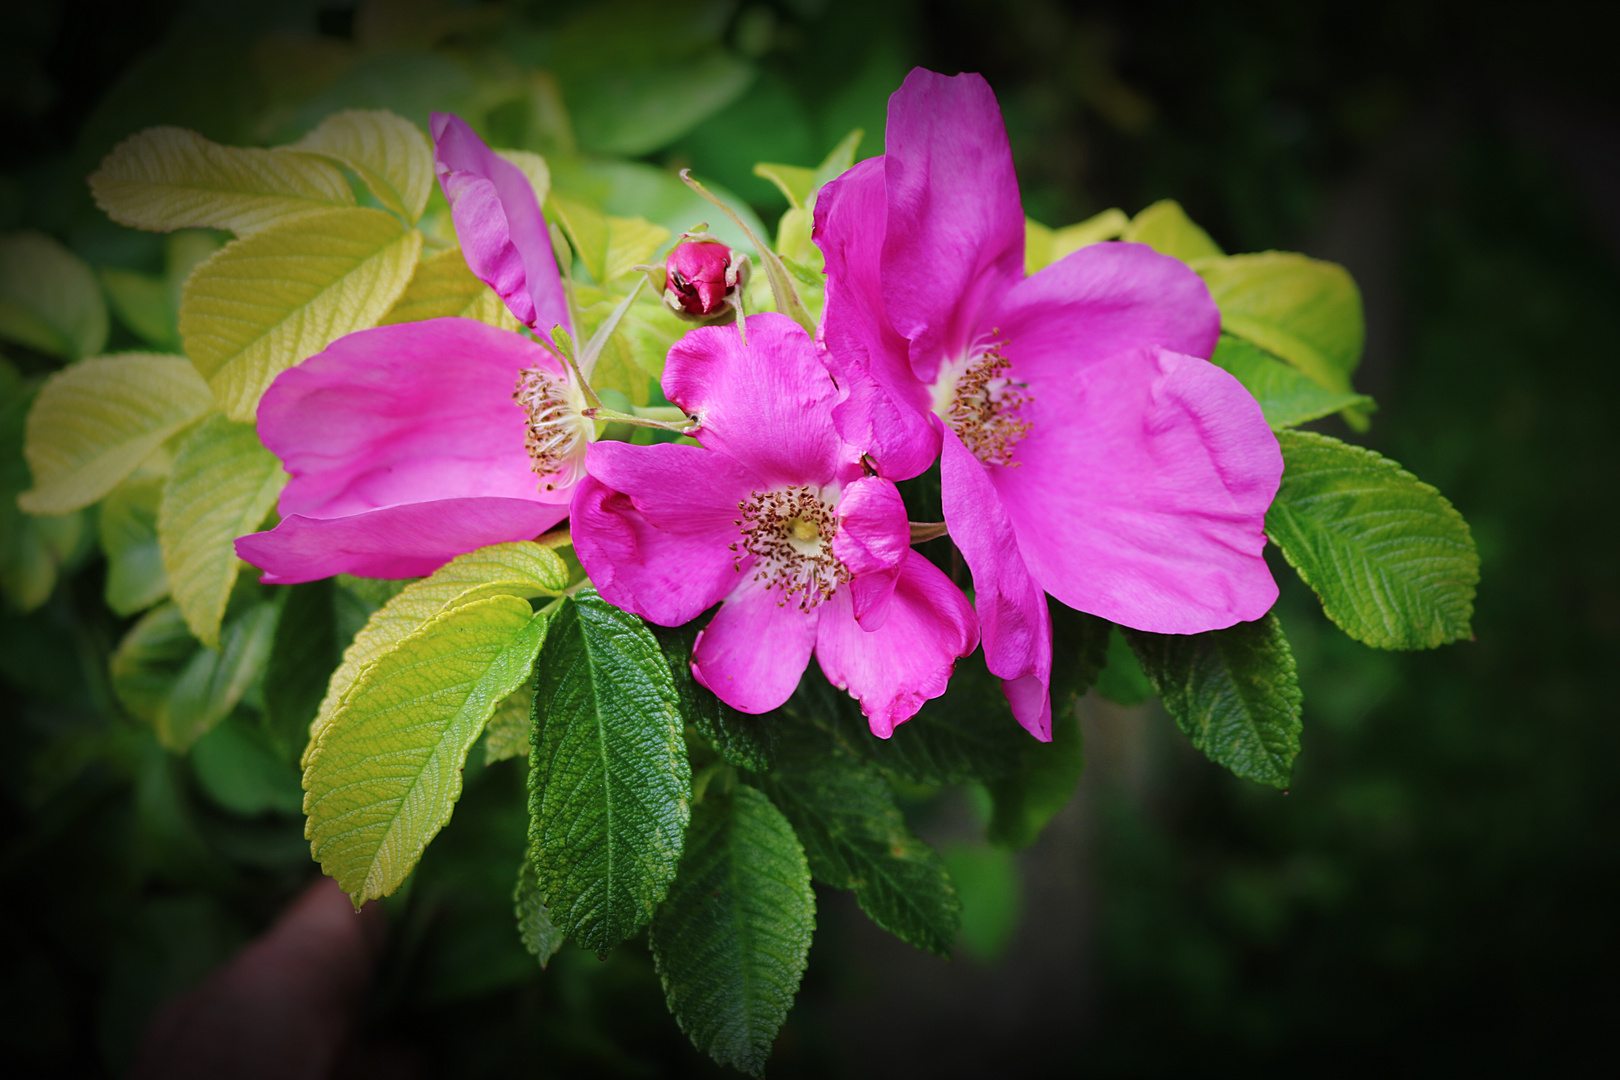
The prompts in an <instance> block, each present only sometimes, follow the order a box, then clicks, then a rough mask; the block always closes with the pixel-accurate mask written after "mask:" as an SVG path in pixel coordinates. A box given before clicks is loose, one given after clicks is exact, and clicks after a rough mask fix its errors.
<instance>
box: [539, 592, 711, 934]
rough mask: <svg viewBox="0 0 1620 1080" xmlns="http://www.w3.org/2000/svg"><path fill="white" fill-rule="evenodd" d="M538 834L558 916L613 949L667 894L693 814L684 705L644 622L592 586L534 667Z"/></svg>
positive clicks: (563, 924) (544, 876) (543, 885)
mask: <svg viewBox="0 0 1620 1080" xmlns="http://www.w3.org/2000/svg"><path fill="white" fill-rule="evenodd" d="M535 667H536V671H537V672H538V676H537V683H536V686H535V695H534V696H535V713H534V740H535V742H534V751H533V753H532V754H531V756H530V759H529V814H530V826H529V828H530V839H531V841H532V842H533V844H534V858H535V869H536V871H537V872H538V874H539V880H540V889H541V892H542V893H544V894H545V897H546V902H547V906H548V907H549V908H550V909H551V917H552V920H553V921H554V922H555V923H556V924H557V926H558V927H559V928H560V929H561V930H562V932H563V933H565V934H567V935H568V936H569V937H572V938H574V939H575V940H577V941H578V942H579V943H580V944H581V945H583V946H584V947H586V948H588V949H594V950H596V951H597V952H598V953H606V952H607V951H608V950H609V949H611V948H612V947H613V946H615V945H617V944H618V943H619V942H620V941H623V940H624V939H625V938H627V937H629V936H630V935H631V934H633V933H635V932H636V931H637V930H638V929H640V928H641V927H642V926H643V925H644V924H645V923H646V922H647V920H649V919H650V918H652V914H653V911H654V910H655V909H656V908H657V907H658V904H659V902H660V901H662V900H663V899H664V894H665V893H666V892H667V891H668V890H669V884H670V882H671V881H673V880H674V878H675V867H676V863H677V861H678V860H679V859H680V855H681V845H682V842H683V839H684V835H685V831H686V823H687V820H688V818H689V817H690V813H691V811H690V808H689V805H688V803H689V800H690V798H691V793H692V776H691V768H690V766H689V765H688V764H687V759H686V744H685V742H684V740H683V739H682V737H681V731H682V727H683V725H682V723H681V717H680V712H679V706H680V702H679V699H678V697H677V695H676V692H675V686H674V683H673V681H672V680H671V679H670V676H669V666H668V664H667V663H666V662H665V660H664V656H663V653H661V652H660V651H659V648H658V641H657V639H655V638H654V637H653V636H652V634H651V632H649V631H648V629H647V628H646V626H645V625H644V624H643V623H642V621H641V620H640V619H639V618H637V617H636V616H634V615H631V614H629V613H627V612H624V611H620V610H619V609H618V608H615V607H613V606H611V605H610V604H608V603H607V602H606V601H604V600H602V599H601V598H600V597H598V596H596V595H594V594H590V593H583V594H580V595H577V596H575V597H573V598H571V599H570V600H569V601H568V602H567V603H565V604H564V605H563V607H562V609H561V610H560V611H559V612H558V614H557V617H556V620H555V623H554V625H553V627H552V632H551V636H550V637H549V639H548V640H547V642H546V648H545V651H544V652H543V653H541V655H540V659H539V661H538V662H537V663H536V665H535Z"/></svg>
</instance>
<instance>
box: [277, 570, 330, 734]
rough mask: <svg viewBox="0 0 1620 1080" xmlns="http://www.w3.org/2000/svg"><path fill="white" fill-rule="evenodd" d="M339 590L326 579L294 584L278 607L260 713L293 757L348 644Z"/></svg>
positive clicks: (307, 732) (307, 730)
mask: <svg viewBox="0 0 1620 1080" xmlns="http://www.w3.org/2000/svg"><path fill="white" fill-rule="evenodd" d="M342 592H343V590H341V589H339V588H338V587H337V585H336V584H335V583H334V582H333V581H332V580H331V579H330V578H328V579H326V580H324V581H311V582H309V583H308V584H304V585H293V586H290V587H289V588H288V590H287V599H286V602H285V603H284V604H283V605H282V608H281V622H280V624H279V625H277V627H276V637H275V641H274V642H273V643H272V645H271V646H270V662H269V664H268V666H267V667H266V668H265V676H264V713H265V722H266V724H267V725H268V726H269V729H270V733H271V735H272V736H273V737H274V738H275V741H276V746H277V749H278V750H279V751H280V752H281V753H282V754H283V755H285V756H287V757H289V758H290V759H291V760H293V761H297V760H298V759H299V757H300V756H301V755H302V754H303V752H304V744H305V743H307V742H309V725H310V722H311V721H313V720H314V719H315V713H316V711H317V710H318V709H319V708H320V706H321V698H323V697H325V696H326V681H327V680H328V679H329V678H331V676H332V672H333V671H335V670H337V666H338V662H339V661H340V660H342V659H343V646H344V645H346V644H348V642H347V641H346V640H344V639H341V638H340V637H339V636H338V626H337V621H338V619H337V603H338V596H339V594H340V593H342ZM351 602H352V601H351Z"/></svg>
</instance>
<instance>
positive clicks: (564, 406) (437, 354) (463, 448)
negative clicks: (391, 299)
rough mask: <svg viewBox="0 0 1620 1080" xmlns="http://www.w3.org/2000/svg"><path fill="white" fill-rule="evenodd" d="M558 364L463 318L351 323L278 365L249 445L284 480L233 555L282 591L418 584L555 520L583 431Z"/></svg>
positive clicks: (572, 389) (588, 427)
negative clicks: (371, 581) (461, 558)
mask: <svg viewBox="0 0 1620 1080" xmlns="http://www.w3.org/2000/svg"><path fill="white" fill-rule="evenodd" d="M584 406H585V402H584V400H583V398H582V396H581V395H580V392H579V389H578V385H577V384H576V383H575V382H574V381H573V379H572V378H571V377H570V376H569V375H568V373H567V370H566V368H565V367H564V366H563V364H562V361H560V360H559V359H557V357H556V356H554V355H553V354H552V353H551V352H549V351H547V350H546V349H544V348H542V347H541V346H540V345H538V344H536V343H535V342H533V341H531V340H529V339H528V338H525V337H523V336H522V335H519V334H514V333H511V332H509V331H506V330H500V329H497V328H496V327H493V326H487V325H485V324H484V323H481V322H476V321H474V320H472V319H429V320H428V321H426V322H419V323H401V324H398V325H395V326H380V327H377V328H376V329H374V330H362V331H360V332H359V333H355V334H349V335H348V336H346V337H342V338H339V339H338V340H337V341H335V342H333V343H332V344H331V345H330V346H328V347H327V349H326V351H324V352H322V353H319V354H318V355H316V356H312V357H310V358H309V359H308V360H306V361H304V362H303V363H302V364H299V365H298V366H297V367H294V368H289V369H288V370H287V371H284V372H282V373H281V375H280V376H278V377H277V378H276V381H275V382H274V383H272V384H271V386H270V389H269V390H267V391H266V392H265V395H264V398H263V400H262V401H260V402H259V417H258V419H259V438H260V439H261V440H262V441H263V442H264V445H265V446H267V447H269V449H270V450H271V451H272V452H273V453H274V454H275V455H276V456H277V457H279V458H280V459H281V462H282V464H283V465H284V466H285V467H286V469H287V472H288V473H290V474H291V479H290V480H289V481H288V483H287V486H286V487H285V488H283V489H282V492H281V499H280V503H279V509H280V511H281V518H282V520H281V523H280V524H279V525H277V526H276V527H275V528H274V529H273V530H271V531H269V532H261V533H254V534H252V535H250V536H244V537H242V538H241V539H240V540H238V541H237V542H236V550H237V554H239V555H241V556H242V558H244V559H246V560H247V561H248V562H250V563H252V564H253V565H254V566H257V567H259V568H260V569H261V570H263V571H265V574H264V577H263V578H262V580H263V581H265V582H267V583H270V584H292V583H294V582H299V581H313V580H315V579H317V578H323V577H329V576H331V575H332V574H359V575H361V576H363V577H379V578H399V577H418V576H421V575H423V574H429V573H432V572H433V571H434V570H436V569H438V568H439V567H440V566H442V565H443V564H444V563H446V562H448V561H449V560H450V559H452V558H454V557H455V556H457V555H460V554H462V553H464V552H468V551H473V550H476V549H477V548H480V547H483V546H485V545H486V544H496V543H502V542H504V541H508V540H527V539H531V538H533V537H535V536H538V535H539V534H540V533H542V532H545V531H546V530H547V529H549V528H551V527H552V526H553V525H555V524H557V522H559V521H561V520H562V519H563V518H565V517H567V516H568V500H569V498H570V496H571V495H572V493H573V488H574V484H575V482H576V481H577V480H578V479H579V477H580V475H582V466H583V462H584V458H585V449H586V447H587V446H588V445H589V441H590V440H591V439H592V438H593V437H594V435H595V429H594V427H593V425H592V423H591V421H589V420H587V419H586V418H585V417H583V416H582V415H580V410H581V409H583V408H584Z"/></svg>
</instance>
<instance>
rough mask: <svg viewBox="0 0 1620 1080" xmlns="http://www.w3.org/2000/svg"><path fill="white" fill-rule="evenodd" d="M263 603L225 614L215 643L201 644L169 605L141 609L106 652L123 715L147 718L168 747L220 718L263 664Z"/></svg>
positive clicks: (266, 631) (186, 741) (266, 642)
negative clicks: (109, 653) (214, 645)
mask: <svg viewBox="0 0 1620 1080" xmlns="http://www.w3.org/2000/svg"><path fill="white" fill-rule="evenodd" d="M275 628H276V608H275V605H274V604H272V603H268V602H261V603H256V604H253V605H251V606H249V607H248V608H247V609H246V610H244V611H243V612H242V613H241V614H240V615H237V616H235V617H233V618H232V619H231V620H230V622H228V623H227V624H226V626H225V630H224V633H223V634H221V636H220V647H219V648H218V649H211V648H206V647H204V646H203V645H202V644H201V643H200V642H198V641H197V639H196V638H195V637H193V636H192V635H191V632H190V631H189V630H187V629H186V623H185V619H184V617H183V616H181V614H180V611H179V609H178V608H177V607H175V605H173V604H162V605H160V606H158V607H155V608H153V609H152V610H151V611H149V612H147V613H146V614H145V615H143V616H142V617H141V618H140V620H139V621H138V622H136V624H135V625H134V626H133V627H132V628H131V629H130V631H129V633H128V634H126V635H124V640H123V641H122V642H120V643H119V645H118V650H117V651H116V652H115V653H113V657H112V682H113V692H114V693H116V694H117V695H118V700H119V701H120V702H121V703H122V704H123V706H124V708H126V709H128V710H129V711H130V713H131V714H133V715H134V716H136V717H139V718H140V719H142V720H146V721H149V722H150V723H151V724H152V726H153V728H154V730H155V731H156V733H157V737H158V741H159V742H161V743H162V744H163V745H164V746H166V747H168V748H169V749H170V750H173V751H174V752H176V753H185V752H186V750H188V749H189V748H190V747H191V745H192V743H194V742H196V741H197V739H199V738H200V737H202V736H203V735H204V734H205V733H207V732H208V730H209V729H211V728H212V727H213V726H214V725H215V724H217V723H219V722H220V721H221V720H223V719H224V718H225V717H226V716H227V715H229V714H230V711H231V710H232V709H234V708H235V707H236V703H237V702H239V701H241V700H242V695H243V694H245V693H246V692H247V689H248V687H249V686H250V685H251V684H252V683H253V681H254V680H255V679H257V678H258V677H259V674H260V673H261V672H262V671H263V670H264V664H265V661H266V659H268V657H269V655H270V642H271V638H272V636H273V635H274V634H275Z"/></svg>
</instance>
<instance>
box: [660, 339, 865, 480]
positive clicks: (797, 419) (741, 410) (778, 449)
mask: <svg viewBox="0 0 1620 1080" xmlns="http://www.w3.org/2000/svg"><path fill="white" fill-rule="evenodd" d="M747 327H748V344H747V345H746V346H745V345H744V344H743V343H742V342H741V340H739V337H738V334H737V328H736V327H735V326H705V327H700V328H698V329H696V330H693V331H691V332H689V333H688V334H687V335H686V336H685V337H683V338H681V339H680V340H679V341H677V342H676V343H675V345H674V347H673V348H671V349H670V350H669V358H668V360H666V361H665V363H664V378H663V384H664V393H665V395H667V396H668V398H669V400H670V401H672V402H674V403H675V404H676V405H679V406H680V407H681V408H682V409H685V410H686V412H688V413H689V414H691V415H693V416H695V417H697V418H698V421H699V423H700V424H701V425H702V426H701V427H700V428H698V430H697V431H696V432H695V433H694V434H695V436H696V438H697V440H698V441H699V442H701V443H702V444H703V445H704V446H706V447H708V448H709V449H711V450H718V451H720V452H722V453H725V454H729V455H730V456H731V457H733V458H736V459H737V461H739V462H741V463H742V464H743V465H745V466H747V467H748V468H749V469H751V470H753V471H754V472H755V473H757V474H758V475H759V477H760V479H761V480H762V481H764V482H765V483H766V484H767V485H780V484H826V483H830V482H831V481H832V480H833V479H834V478H836V477H838V476H840V475H841V474H847V473H848V472H849V471H850V467H851V466H852V465H853V464H854V462H855V461H856V460H857V459H858V457H859V454H858V452H856V451H854V450H852V449H851V448H850V447H848V446H846V445H845V444H844V442H843V441H842V440H841V439H839V437H838V434H837V432H835V431H834V430H833V423H832V412H831V410H832V403H833V399H834V398H835V396H836V395H837V388H836V387H835V386H834V385H833V382H832V379H831V378H829V377H828V375H827V369H826V368H824V367H822V365H821V361H820V359H819V358H818V357H817V355H816V347H815V345H814V344H813V343H812V342H811V341H810V335H808V334H806V333H805V332H804V328H803V327H801V326H799V324H798V323H795V322H794V321H793V320H792V319H789V318H788V317H787V316H786V315H778V314H775V313H774V312H766V313H764V314H761V315H750V316H749V317H748V323H747ZM856 475H859V474H858V473H856Z"/></svg>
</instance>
